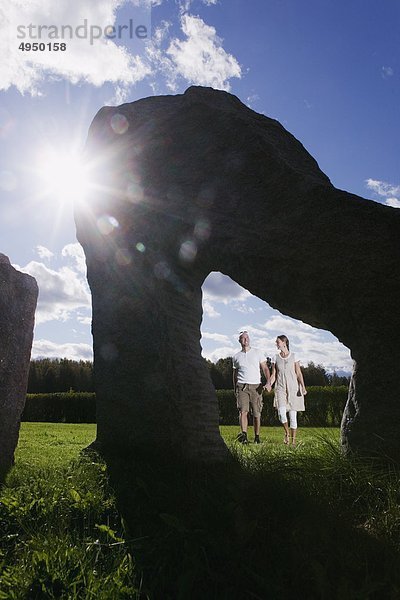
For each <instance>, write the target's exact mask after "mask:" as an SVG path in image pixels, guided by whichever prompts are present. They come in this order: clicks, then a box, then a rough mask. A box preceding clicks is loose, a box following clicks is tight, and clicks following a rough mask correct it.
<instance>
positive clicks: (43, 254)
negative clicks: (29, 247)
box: [35, 246, 54, 260]
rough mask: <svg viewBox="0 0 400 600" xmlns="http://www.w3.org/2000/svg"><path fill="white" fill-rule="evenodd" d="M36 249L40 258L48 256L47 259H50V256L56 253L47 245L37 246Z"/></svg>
mask: <svg viewBox="0 0 400 600" xmlns="http://www.w3.org/2000/svg"><path fill="white" fill-rule="evenodd" d="M35 250H36V252H37V254H38V255H39V257H40V258H47V260H50V258H52V257H53V256H54V253H53V252H52V251H51V250H49V249H48V248H46V247H45V246H36V248H35Z"/></svg>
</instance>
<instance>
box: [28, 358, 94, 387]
mask: <svg viewBox="0 0 400 600" xmlns="http://www.w3.org/2000/svg"><path fill="white" fill-rule="evenodd" d="M70 389H73V390H74V391H77V392H93V391H94V379H93V363H92V362H91V361H89V360H86V361H84V360H80V361H77V360H70V359H68V358H61V359H60V358H40V359H36V360H32V361H31V364H30V369H29V377H28V393H30V394H37V393H51V392H68V391H69V390H70Z"/></svg>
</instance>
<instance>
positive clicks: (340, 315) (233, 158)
mask: <svg viewBox="0 0 400 600" xmlns="http://www.w3.org/2000/svg"><path fill="white" fill-rule="evenodd" d="M87 153H88V158H89V161H90V163H91V167H92V169H93V173H92V176H93V178H94V181H95V183H96V191H95V192H94V193H93V194H92V197H91V198H90V199H89V200H88V203H87V205H86V207H82V206H81V207H80V208H78V209H77V211H76V223H77V231H78V238H79V240H80V242H81V243H82V245H83V247H84V250H85V253H86V258H87V267H88V279H89V284H90V287H91V290H92V294H93V336H94V352H95V373H96V378H97V400H98V441H99V442H100V443H102V444H103V445H104V447H107V448H108V449H109V450H111V449H115V450H116V451H119V450H122V451H124V452H126V453H129V452H130V451H134V450H135V449H137V448H139V447H142V448H153V449H154V448H157V449H158V450H161V451H162V449H167V448H171V447H175V449H176V450H177V451H178V452H181V453H183V454H185V455H186V456H188V457H190V458H200V459H203V458H204V459H207V458H208V459H211V460H212V459H215V458H222V457H225V450H224V446H223V443H222V441H221V439H220V437H219V434H218V427H217V426H218V415H217V407H216V402H215V395H214V391H213V388H212V385H211V382H210V379H209V377H208V373H207V370H206V368H205V366H204V365H203V362H202V359H201V357H200V350H201V349H200V331H199V326H200V322H201V318H202V305H201V285H202V283H203V281H204V279H205V277H206V276H207V275H208V274H209V273H210V272H211V271H221V272H222V273H225V274H226V275H229V276H230V277H232V279H234V280H235V281H237V282H238V283H239V284H240V285H242V286H243V287H244V288H246V289H248V290H249V291H250V292H251V293H252V294H255V295H257V296H258V297H259V298H262V299H264V300H266V301H267V302H268V303H269V304H270V305H271V306H272V307H275V308H277V309H279V310H280V311H281V312H283V313H284V314H287V315H290V316H291V317H294V318H296V319H301V320H302V321H304V322H306V323H309V324H310V325H313V326H315V327H319V328H321V329H326V330H329V331H331V332H332V333H333V334H334V335H336V336H337V337H338V338H339V340H341V341H342V342H343V343H344V344H345V345H346V346H348V347H349V348H350V349H351V352H352V357H353V359H354V360H355V365H356V366H355V369H354V373H353V381H352V385H351V388H350V393H349V398H348V403H347V406H346V410H345V414H344V418H343V423H342V443H343V447H344V449H345V450H346V451H349V450H352V449H353V450H359V451H363V452H367V453H374V452H380V453H385V454H386V455H388V456H391V457H394V458H397V459H399V458H400V436H398V434H397V433H398V432H397V429H398V425H397V423H398V419H399V417H400V378H399V376H398V368H399V364H400V362H399V359H400V345H399V332H400V316H399V315H400V313H399V310H398V307H399V305H400V280H399V264H400V211H398V210H396V209H393V208H389V207H385V206H382V205H380V204H377V203H375V202H372V201H369V200H366V199H364V198H360V197H358V196H355V195H353V194H349V193H347V192H345V191H341V190H338V189H336V188H335V187H334V186H333V185H332V184H331V182H330V180H329V179H328V177H327V176H326V175H325V174H324V173H322V171H321V170H320V169H319V167H318V164H317V163H316V161H315V160H314V159H313V158H312V157H311V156H310V154H309V153H308V152H307V151H306V150H305V149H304V147H303V146H302V145H301V143H300V142H299V141H297V140H296V139H295V138H294V137H293V136H292V135H291V134H290V133H288V132H287V131H286V130H285V129H284V128H283V127H282V125H280V124H279V123H278V122H277V121H275V120H273V119H270V118H268V117H265V116H263V115H260V114H257V113H255V112H253V111H252V110H250V109H249V108H247V107H246V106H245V105H243V104H242V103H241V102H240V101H239V100H238V99H237V98H236V97H234V96H232V95H230V94H228V93H226V92H222V91H216V90H212V89H210V88H199V87H191V88H189V89H188V90H187V91H186V92H185V94H183V95H177V96H164V97H151V98H146V99H142V100H139V101H137V102H133V103H130V104H124V105H122V106H119V107H105V108H102V109H101V110H100V111H99V113H98V114H97V115H96V117H95V119H94V121H93V123H92V125H91V128H90V132H89V139H88V144H87ZM282 333H283V332H282Z"/></svg>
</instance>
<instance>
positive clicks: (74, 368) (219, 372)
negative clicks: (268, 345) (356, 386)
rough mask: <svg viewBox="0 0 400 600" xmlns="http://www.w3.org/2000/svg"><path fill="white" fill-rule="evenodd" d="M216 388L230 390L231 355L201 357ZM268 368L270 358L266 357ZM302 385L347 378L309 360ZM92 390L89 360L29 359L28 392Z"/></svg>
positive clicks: (342, 381) (330, 383)
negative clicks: (212, 359)
mask: <svg viewBox="0 0 400 600" xmlns="http://www.w3.org/2000/svg"><path fill="white" fill-rule="evenodd" d="M204 361H205V363H206V365H207V368H208V370H209V372H210V376H211V380H212V382H213V384H214V387H215V389H217V390H229V389H232V358H231V357H228V358H220V359H219V360H218V361H217V362H216V363H213V362H212V361H210V360H207V359H204ZM267 364H268V366H269V367H270V368H271V359H270V358H267ZM302 371H303V376H304V382H305V384H306V386H338V385H348V383H349V378H348V377H343V376H339V375H337V374H336V373H335V372H334V373H327V371H326V369H325V368H324V367H323V366H322V365H316V364H314V363H313V362H309V363H308V364H307V366H306V367H302ZM69 391H75V392H93V391H94V376H93V363H92V361H90V360H79V361H77V360H71V359H68V358H40V359H35V360H32V361H31V363H30V369H29V378H28V394H40V393H54V392H69Z"/></svg>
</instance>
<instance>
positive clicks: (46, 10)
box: [0, 0, 150, 95]
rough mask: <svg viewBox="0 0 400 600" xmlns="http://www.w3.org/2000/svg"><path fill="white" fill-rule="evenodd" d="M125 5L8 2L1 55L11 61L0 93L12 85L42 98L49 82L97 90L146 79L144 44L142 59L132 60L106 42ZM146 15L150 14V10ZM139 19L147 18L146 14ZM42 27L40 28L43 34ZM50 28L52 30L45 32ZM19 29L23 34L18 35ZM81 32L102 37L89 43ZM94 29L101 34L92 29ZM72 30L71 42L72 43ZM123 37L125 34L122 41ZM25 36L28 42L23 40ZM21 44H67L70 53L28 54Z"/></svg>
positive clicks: (117, 0) (1, 75)
mask: <svg viewBox="0 0 400 600" xmlns="http://www.w3.org/2000/svg"><path fill="white" fill-rule="evenodd" d="M125 2H126V0H102V2H92V0H80V1H79V2H70V0H58V1H57V2H52V1H51V0H35V1H32V2H20V1H19V0H9V2H8V7H7V9H4V8H3V9H2V10H1V14H0V19H1V20H0V23H1V25H0V54H1V56H7V60H3V61H1V63H0V89H3V90H7V89H8V88H9V87H10V86H15V87H16V88H17V89H18V90H19V91H20V92H21V93H26V92H28V93H30V94H31V95H40V94H42V90H43V84H44V83H45V82H46V81H51V80H58V79H64V80H66V81H69V82H71V83H73V84H78V83H90V84H92V85H95V86H100V85H102V84H104V83H105V82H111V83H114V84H116V85H118V86H119V88H120V89H121V88H126V87H128V86H131V85H133V84H134V83H136V82H137V81H140V80H141V79H143V78H144V77H146V75H148V74H149V73H150V69H149V66H148V64H146V63H145V61H144V60H143V58H142V56H141V53H143V55H144V53H145V42H144V41H143V40H139V41H137V42H136V43H140V45H141V47H140V54H136V55H132V54H130V53H129V52H128V51H127V50H126V48H125V47H124V46H122V45H116V44H115V43H114V41H113V40H112V39H109V38H106V37H104V29H105V28H106V27H107V26H114V25H115V20H116V11H117V9H118V8H120V7H121V6H122V5H123V4H124V3H125ZM136 4H137V3H136ZM131 10H134V8H131ZM148 13H149V14H150V8H149V9H148ZM140 14H141V15H142V14H143V10H142V11H141V13H140ZM149 22H150V18H149ZM85 23H86V25H85ZM30 24H32V25H33V26H34V28H33V29H31V32H32V35H30V32H29V30H28V26H29V25H30ZM39 26H41V27H42V29H41V31H39ZM50 26H53V29H45V27H47V28H49V27H50ZM62 26H64V35H63V39H55V36H56V35H60V36H61V31H62V30H61V28H62ZM17 27H22V28H23V29H19V30H17ZM77 27H81V29H80V30H78V31H79V34H80V35H81V36H82V37H83V36H84V33H85V27H86V31H87V33H88V35H87V37H89V38H90V32H92V33H93V34H95V35H98V34H99V30H101V37H100V38H99V39H95V40H93V44H91V43H90V39H82V37H81V38H80V39H79V38H78V37H77V33H76V31H77V29H76V28H77ZM92 27H97V28H98V29H97V30H95V29H91V28H92ZM55 28H57V29H55ZM70 28H71V29H70ZM71 31H72V38H73V39H70V38H71ZM123 34H124V33H121V40H122V41H123ZM23 35H24V36H25V37H24V38H23V39H22V36H23ZM18 36H19V37H18ZM51 36H53V37H51ZM19 38H20V39H19ZM34 38H35V39H34ZM21 42H30V43H33V42H38V43H40V42H42V43H45V44H47V43H48V42H50V43H54V42H65V43H66V45H67V49H66V50H65V51H54V50H53V51H49V50H47V49H46V50H43V51H36V52H28V51H22V50H20V49H19V45H20V44H21Z"/></svg>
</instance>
